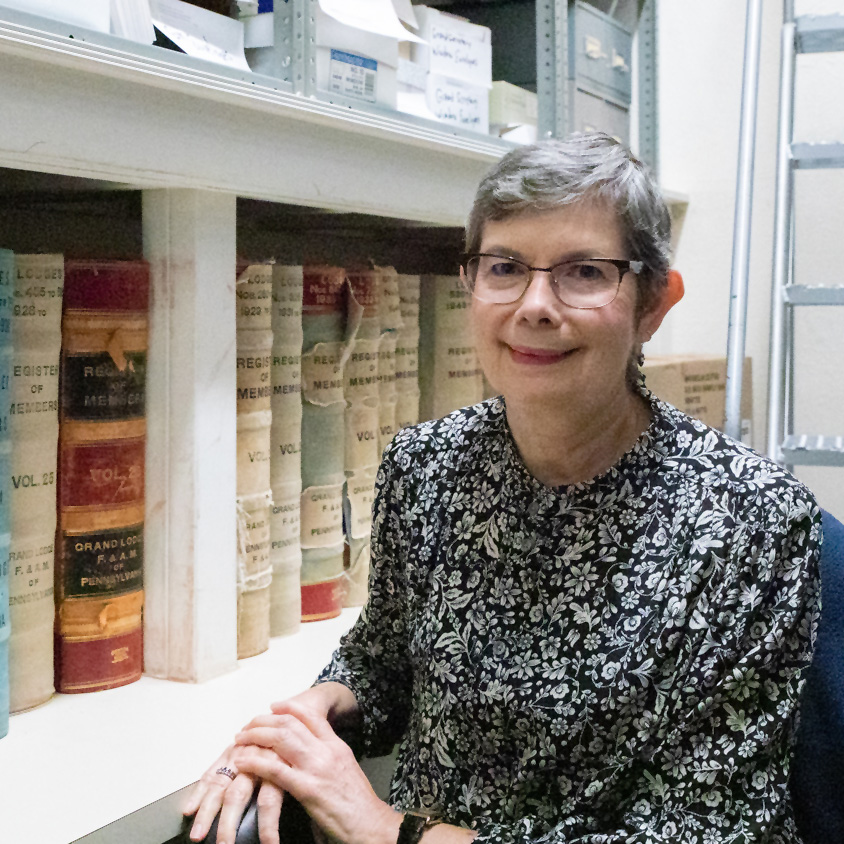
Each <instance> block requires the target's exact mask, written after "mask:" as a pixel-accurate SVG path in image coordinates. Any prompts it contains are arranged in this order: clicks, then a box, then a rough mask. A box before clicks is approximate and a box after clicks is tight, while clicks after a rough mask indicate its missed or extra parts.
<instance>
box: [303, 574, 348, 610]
mask: <svg viewBox="0 0 844 844" xmlns="http://www.w3.org/2000/svg"><path fill="white" fill-rule="evenodd" d="M345 592H346V590H345V586H344V575H340V577H334V578H332V579H331V580H324V581H322V582H321V583H303V584H302V621H322V620H323V619H325V618H336V617H337V616H338V615H340V612H341V611H342V609H343V599H344V598H345Z"/></svg>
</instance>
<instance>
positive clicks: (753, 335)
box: [646, 0, 844, 519]
mask: <svg viewBox="0 0 844 844" xmlns="http://www.w3.org/2000/svg"><path fill="white" fill-rule="evenodd" d="M797 12H798V14H808V13H815V14H819V13H820V14H822V13H831V12H840V13H844V0H837V2H833V0H827V2H822V0H804V2H798V4H797ZM745 15H746V3H743V2H740V1H739V0H659V3H658V21H659V34H658V40H659V57H658V61H659V85H660V90H659V112H660V180H661V182H662V185H663V187H664V188H665V189H666V190H668V191H672V192H679V193H684V194H686V195H687V196H688V197H689V208H688V212H687V214H686V218H685V222H684V224H683V228H682V234H681V237H680V241H679V244H678V248H677V254H676V256H675V260H674V264H675V266H676V267H677V268H678V269H679V270H680V271H681V272H682V273H683V277H684V278H685V281H686V296H685V299H684V300H683V301H682V302H681V303H680V304H679V305H678V306H677V308H676V309H675V310H674V311H673V312H672V313H671V314H670V315H669V317H668V318H667V320H666V322H665V324H664V325H663V327H662V329H661V330H660V332H659V334H658V335H657V336H656V337H655V338H654V340H653V341H652V342H651V343H650V344H649V348H648V349H647V350H646V351H648V352H650V353H652V354H674V353H691V352H705V353H716V354H725V353H726V343H727V326H728V319H729V296H730V272H731V263H732V245H733V230H734V214H735V186H736V173H737V164H738V133H739V118H740V107H741V85H742V72H743V63H744V33H745ZM781 23H782V3H780V2H777V1H776V0H765V2H764V3H763V27H762V51H761V71H760V80H759V109H758V114H757V130H756V159H755V188H754V200H753V226H752V234H751V256H750V290H749V294H748V321H747V347H746V350H747V354H749V355H750V356H751V357H752V358H753V369H754V373H753V375H754V378H753V400H754V430H753V436H754V445H755V447H756V448H757V449H759V450H763V449H764V447H765V425H766V416H767V380H768V333H769V319H770V295H771V265H772V249H773V223H774V216H773V214H774V211H773V209H774V179H775V169H776V161H775V157H776V141H777V137H776V134H777V109H778V100H779V60H780V59H779V54H780V30H781ZM835 77H837V81H836V82H835V84H833V82H832V80H833V79H835ZM797 80H798V84H797V98H798V99H797V102H798V108H797V111H796V117H795V137H796V138H797V139H798V140H806V141H811V140H816V141H817V140H832V139H836V140H844V108H842V107H841V103H842V102H844V55H822V56H806V57H800V58H799V59H798V77H797ZM796 197H797V222H796V231H797V264H796V266H797V273H798V275H797V280H798V282H801V283H810V284H842V283H844V249H842V248H841V245H842V244H844V171H833V172H830V171H825V172H814V173H804V174H800V173H798V175H797V182H796ZM839 267H840V268H841V271H839ZM810 310H811V312H809V311H807V310H806V309H804V310H803V311H801V312H799V313H798V319H797V344H798V345H797V379H796V381H797V389H796V396H797V402H796V411H795V416H796V431H797V432H798V433H822V434H844V375H842V374H841V371H842V369H844V309H840V308H834V309H830V308H824V309H810ZM796 473H797V474H798V476H800V477H801V478H802V479H804V480H805V481H806V482H807V483H808V484H809V486H810V487H811V488H812V489H813V490H814V491H815V493H816V494H817V496H818V499H819V501H820V503H821V505H822V506H824V507H826V508H827V509H828V510H830V511H831V512H833V513H834V514H835V515H836V516H837V517H838V518H839V519H844V469H826V468H825V469H811V468H809V467H798V468H797V469H796Z"/></svg>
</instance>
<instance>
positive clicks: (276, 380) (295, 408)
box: [270, 264, 304, 636]
mask: <svg viewBox="0 0 844 844" xmlns="http://www.w3.org/2000/svg"><path fill="white" fill-rule="evenodd" d="M272 279H273V287H272V331H273V348H272V361H271V378H270V380H271V383H272V400H271V410H272V428H271V431H270V447H271V458H270V481H271V485H272V498H273V504H272V512H271V515H270V565H271V567H272V583H271V585H270V636H286V635H289V634H290V633H294V632H295V631H296V630H298V629H299V626H300V623H301V620H302V587H301V575H302V547H301V545H300V511H301V493H302V288H303V283H304V273H303V269H302V267H301V266H284V265H280V264H276V265H275V266H273V273H272Z"/></svg>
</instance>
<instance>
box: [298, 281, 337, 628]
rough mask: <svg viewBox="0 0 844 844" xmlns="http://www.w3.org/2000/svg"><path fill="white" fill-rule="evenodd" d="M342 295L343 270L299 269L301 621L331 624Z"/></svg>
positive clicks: (334, 596)
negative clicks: (324, 620) (300, 339)
mask: <svg viewBox="0 0 844 844" xmlns="http://www.w3.org/2000/svg"><path fill="white" fill-rule="evenodd" d="M347 288H348V284H347V282H346V273H345V270H344V269H343V268H340V267H323V266H305V267H304V269H303V290H302V338H303V339H302V494H301V498H300V502H301V504H300V545H301V548H302V574H301V583H302V621H318V620H319V619H323V618H332V617H334V616H337V615H339V614H340V611H341V609H342V606H343V551H344V539H343V483H344V481H345V477H346V476H345V449H344V431H345V410H346V401H345V398H344V390H343V387H344V383H343V369H344V365H345V362H346V358H347V356H348V352H349V347H348V341H347V337H346V330H347V325H346V321H347V300H348V291H347Z"/></svg>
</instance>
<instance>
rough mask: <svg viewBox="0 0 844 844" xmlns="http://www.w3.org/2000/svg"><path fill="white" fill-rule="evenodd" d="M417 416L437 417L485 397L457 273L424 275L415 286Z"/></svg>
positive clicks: (465, 303)
mask: <svg viewBox="0 0 844 844" xmlns="http://www.w3.org/2000/svg"><path fill="white" fill-rule="evenodd" d="M419 293H420V295H419V332H420V333H419V391H420V396H419V418H420V420H425V419H439V418H440V417H442V416H445V415H446V414H448V413H451V411H452V410H456V409H457V408H459V407H465V406H467V405H472V404H476V403H477V402H479V401H481V399H482V398H483V373H482V372H481V368H480V366H479V364H478V359H477V355H476V353H475V347H474V344H473V342H472V332H471V327H470V325H469V313H468V309H469V294H468V293H467V292H466V290H465V288H464V287H463V284H462V283H461V281H460V278H459V277H458V276H436V275H431V276H424V277H423V278H422V281H421V285H420V291H419Z"/></svg>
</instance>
